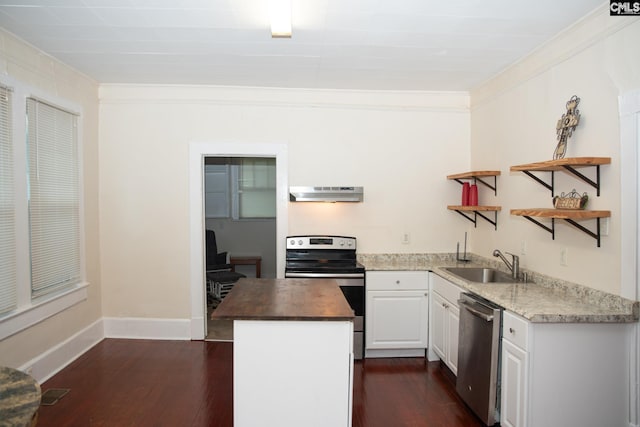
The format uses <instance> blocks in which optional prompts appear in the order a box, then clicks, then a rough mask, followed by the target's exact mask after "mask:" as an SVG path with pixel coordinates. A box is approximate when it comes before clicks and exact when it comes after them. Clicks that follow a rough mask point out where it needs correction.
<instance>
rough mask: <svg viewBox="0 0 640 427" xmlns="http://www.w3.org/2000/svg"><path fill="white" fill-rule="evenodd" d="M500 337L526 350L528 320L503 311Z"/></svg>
mask: <svg viewBox="0 0 640 427" xmlns="http://www.w3.org/2000/svg"><path fill="white" fill-rule="evenodd" d="M502 325H503V326H502V328H503V329H502V337H503V338H504V339H506V340H508V341H510V342H511V343H513V344H515V345H517V346H518V347H520V348H521V349H523V350H527V347H528V336H529V322H527V321H526V320H525V319H522V318H520V317H518V316H516V315H515V314H513V313H509V312H508V311H504V312H503V315H502Z"/></svg>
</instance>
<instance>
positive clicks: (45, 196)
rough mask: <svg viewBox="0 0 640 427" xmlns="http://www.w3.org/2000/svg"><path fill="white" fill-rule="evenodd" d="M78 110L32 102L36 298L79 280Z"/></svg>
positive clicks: (32, 233)
mask: <svg viewBox="0 0 640 427" xmlns="http://www.w3.org/2000/svg"><path fill="white" fill-rule="evenodd" d="M76 121H77V118H76V116H75V115H74V114H71V113H69V112H67V111H64V110H61V109H59V108H56V107H53V106H51V105H48V104H45V103H43V102H40V101H38V100H36V99H28V100H27V149H28V159H27V161H28V169H29V170H28V178H29V228H30V229H29V231H30V242H31V296H32V298H36V297H39V296H42V295H46V294H49V293H51V292H54V291H57V290H59V289H61V288H64V287H66V286H70V285H73V284H76V283H78V282H80V279H81V268H80V194H79V193H80V192H79V166H78V161H79V160H78V147H77V125H76Z"/></svg>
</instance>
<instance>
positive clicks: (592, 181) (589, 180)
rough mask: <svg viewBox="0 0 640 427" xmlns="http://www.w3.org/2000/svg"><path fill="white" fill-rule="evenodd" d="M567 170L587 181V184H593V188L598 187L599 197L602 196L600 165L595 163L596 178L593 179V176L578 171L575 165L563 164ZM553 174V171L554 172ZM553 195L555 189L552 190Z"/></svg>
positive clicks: (597, 193)
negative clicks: (589, 176)
mask: <svg viewBox="0 0 640 427" xmlns="http://www.w3.org/2000/svg"><path fill="white" fill-rule="evenodd" d="M562 167H563V168H564V169H565V170H566V171H567V172H569V173H570V174H572V175H573V176H575V177H577V178H578V179H581V180H582V181H584V182H586V183H587V184H589V185H590V186H592V187H593V188H595V189H596V195H597V196H598V197H600V165H594V166H593V167H595V168H596V180H595V181H594V180H592V179H591V178H588V177H587V176H585V175H584V174H582V173H580V172H578V171H577V170H576V169H575V168H574V167H572V166H570V165H563V166H562ZM552 174H553V172H552ZM551 195H552V196H553V190H552V194H551Z"/></svg>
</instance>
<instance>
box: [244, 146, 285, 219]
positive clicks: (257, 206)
mask: <svg viewBox="0 0 640 427" xmlns="http://www.w3.org/2000/svg"><path fill="white" fill-rule="evenodd" d="M238 184H239V185H238V187H239V192H238V193H239V195H238V202H239V211H240V218H275V217H276V159H272V158H243V159H242V160H241V162H240V177H239V182H238Z"/></svg>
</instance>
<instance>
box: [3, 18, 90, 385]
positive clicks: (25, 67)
mask: <svg viewBox="0 0 640 427" xmlns="http://www.w3.org/2000/svg"><path fill="white" fill-rule="evenodd" d="M0 73H1V74H2V75H5V76H9V77H10V78H12V79H14V80H15V81H18V82H20V84H22V85H25V86H28V87H30V88H34V89H36V90H39V91H43V92H44V93H46V94H48V95H50V96H52V97H54V98H56V99H64V100H66V101H68V102H72V103H75V104H78V105H79V106H81V108H82V112H83V115H82V117H81V120H82V129H83V134H82V135H81V139H82V153H83V159H82V160H83V166H84V182H83V186H84V194H83V196H84V205H85V229H84V245H85V248H86V271H87V280H88V282H89V283H90V286H89V288H88V299H87V300H86V301H83V302H81V303H79V304H77V305H75V306H73V307H71V308H69V309H68V310H66V311H64V312H62V313H59V314H58V315H56V316H53V317H51V318H49V319H47V320H45V321H43V322H40V323H38V324H36V325H35V326H33V327H30V328H27V329H25V330H23V331H22V332H19V333H17V334H15V335H12V336H10V337H8V338H6V339H4V340H0V365H4V366H12V367H16V368H18V367H21V366H22V365H23V364H25V363H26V362H28V361H31V360H32V359H34V358H36V357H38V356H40V355H41V354H43V353H45V352H47V351H49V350H52V349H53V348H54V347H56V346H57V345H59V344H60V343H62V342H65V341H66V340H67V339H69V338H71V337H72V336H75V335H76V334H77V333H79V332H81V331H83V330H85V329H86V328H90V327H91V325H93V324H94V323H95V322H96V321H97V320H98V319H100V318H101V317H102V308H101V285H100V264H99V244H98V228H99V224H98V85H97V83H96V82H94V81H93V80H91V79H89V78H87V77H86V76H84V75H82V74H80V73H78V72H77V71H74V70H73V69H71V68H69V67H67V66H66V65H64V64H62V63H60V62H59V61H57V60H55V59H53V58H51V57H49V56H47V55H45V54H43V53H42V52H40V51H38V50H36V49H34V48H33V47H32V46H30V45H28V44H26V43H24V42H23V41H21V40H19V39H17V38H15V37H14V36H13V35H11V34H9V33H7V32H5V31H3V30H1V29H0ZM62 358H64V356H62ZM34 374H35V370H34Z"/></svg>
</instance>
